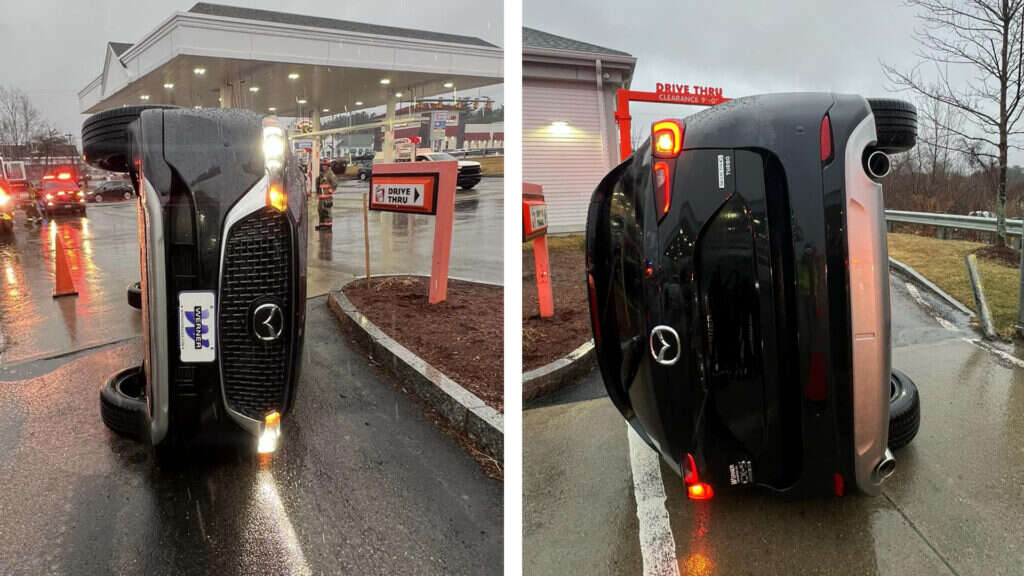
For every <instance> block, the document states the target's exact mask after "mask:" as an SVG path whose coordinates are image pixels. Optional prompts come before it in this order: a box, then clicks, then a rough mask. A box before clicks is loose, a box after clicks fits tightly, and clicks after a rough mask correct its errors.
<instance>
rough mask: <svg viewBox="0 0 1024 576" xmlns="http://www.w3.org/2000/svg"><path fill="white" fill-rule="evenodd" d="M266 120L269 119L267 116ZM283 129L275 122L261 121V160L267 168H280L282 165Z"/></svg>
mask: <svg viewBox="0 0 1024 576" xmlns="http://www.w3.org/2000/svg"><path fill="white" fill-rule="evenodd" d="M267 120H271V119H270V118H268V119H267ZM284 152H285V138H284V130H281V127H280V126H278V125H277V123H276V122H273V123H270V122H266V121H265V122H264V123H263V161H264V164H265V165H266V167H267V170H270V171H274V170H280V169H281V167H282V166H283V165H284Z"/></svg>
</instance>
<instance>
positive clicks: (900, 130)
mask: <svg viewBox="0 0 1024 576" xmlns="http://www.w3.org/2000/svg"><path fill="white" fill-rule="evenodd" d="M868 105H869V106H871V113H872V114H874V116H875V132H876V134H877V136H878V144H877V147H878V149H880V150H882V151H883V152H889V153H897V152H906V151H907V150H910V149H911V148H913V147H914V144H916V143H917V108H915V107H914V105H913V104H911V103H910V102H906V101H904V100H894V99H891V98H868Z"/></svg>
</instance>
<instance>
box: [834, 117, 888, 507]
mask: <svg viewBox="0 0 1024 576" xmlns="http://www.w3.org/2000/svg"><path fill="white" fill-rule="evenodd" d="M875 139H876V137H875V122H874V116H871V115H868V117H867V118H864V119H863V120H862V121H861V122H860V124H858V125H857V127H856V128H855V129H854V130H853V132H852V133H851V135H850V140H849V143H848V144H847V147H846V154H845V155H846V224H847V230H848V232H847V242H848V250H849V262H850V264H849V270H850V320H851V323H850V324H851V330H852V334H851V339H852V341H853V362H852V368H853V442H854V452H853V469H854V478H855V480H856V482H857V488H858V489H860V490H861V491H862V492H865V493H867V494H878V492H879V489H880V487H881V484H882V481H883V480H884V478H882V477H879V476H878V475H877V474H876V473H875V470H876V468H877V467H878V465H879V464H880V463H881V462H882V460H883V459H884V458H885V452H886V444H887V443H888V439H889V378H890V374H891V368H892V364H891V359H890V349H889V329H890V326H889V322H890V320H889V266H888V264H889V256H888V249H887V246H886V234H885V231H886V227H885V212H884V208H883V204H882V202H883V200H882V185H881V184H878V183H877V182H874V181H872V180H871V179H869V178H868V176H867V174H865V173H864V170H863V167H862V165H861V154H862V152H863V151H864V148H865V147H867V146H868V145H869V144H871V143H872V142H874V141H875Z"/></svg>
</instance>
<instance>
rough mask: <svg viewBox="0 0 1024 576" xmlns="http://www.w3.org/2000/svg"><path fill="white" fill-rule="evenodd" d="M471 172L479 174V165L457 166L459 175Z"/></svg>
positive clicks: (470, 173)
mask: <svg viewBox="0 0 1024 576" xmlns="http://www.w3.org/2000/svg"><path fill="white" fill-rule="evenodd" d="M473 174H480V167H479V166H463V167H462V168H459V175H460V176H471V175H473Z"/></svg>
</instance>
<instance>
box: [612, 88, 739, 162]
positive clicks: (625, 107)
mask: <svg viewBox="0 0 1024 576" xmlns="http://www.w3.org/2000/svg"><path fill="white" fill-rule="evenodd" d="M654 86H655V91H654V92H641V91H638V90H624V89H620V90H619V91H618V92H617V93H616V106H615V122H616V123H617V124H618V125H619V160H625V159H626V158H627V157H628V156H629V155H630V154H632V153H633V145H632V143H631V142H630V130H631V129H632V121H633V117H632V116H630V115H629V103H630V102H658V103H662V104H686V105H689V106H716V105H718V104H721V103H722V102H728V101H729V100H730V98H726V97H724V96H722V89H721V88H718V87H715V86H699V85H695V84H675V83H672V82H657V83H656V84H655V85H654Z"/></svg>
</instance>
